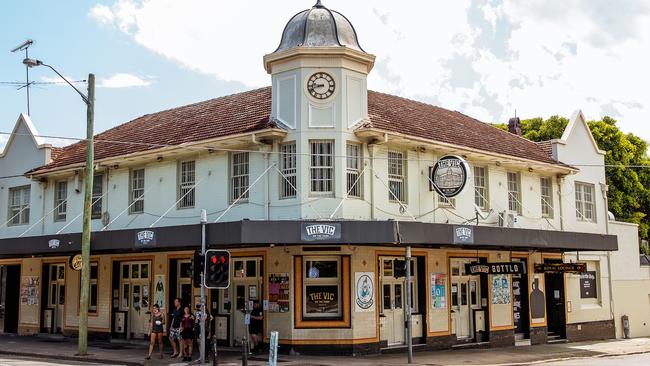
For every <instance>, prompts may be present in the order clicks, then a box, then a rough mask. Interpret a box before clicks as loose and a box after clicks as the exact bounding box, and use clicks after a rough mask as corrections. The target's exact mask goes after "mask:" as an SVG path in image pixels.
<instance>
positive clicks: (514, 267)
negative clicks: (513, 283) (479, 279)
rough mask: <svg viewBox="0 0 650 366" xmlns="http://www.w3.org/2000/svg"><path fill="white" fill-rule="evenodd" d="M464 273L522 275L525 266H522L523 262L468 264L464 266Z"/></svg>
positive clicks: (524, 271)
mask: <svg viewBox="0 0 650 366" xmlns="http://www.w3.org/2000/svg"><path fill="white" fill-rule="evenodd" d="M465 273H467V274H469V275H479V274H524V273H526V266H524V263H523V262H504V263H468V264H465Z"/></svg>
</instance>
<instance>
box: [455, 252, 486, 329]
mask: <svg viewBox="0 0 650 366" xmlns="http://www.w3.org/2000/svg"><path fill="white" fill-rule="evenodd" d="M474 261H476V259H453V260H452V261H451V313H452V321H453V328H454V329H455V331H456V338H457V339H459V340H466V341H470V340H473V339H474V330H475V329H477V328H478V329H480V330H482V329H484V328H485V324H475V322H476V319H475V318H476V317H475V314H476V311H477V310H481V308H482V305H481V301H480V299H481V277H480V276H470V275H467V274H466V273H465V264H467V263H470V262H474Z"/></svg>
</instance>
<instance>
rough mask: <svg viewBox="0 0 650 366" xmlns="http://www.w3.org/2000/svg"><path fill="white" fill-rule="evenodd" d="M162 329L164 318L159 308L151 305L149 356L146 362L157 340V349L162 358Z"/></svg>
mask: <svg viewBox="0 0 650 366" xmlns="http://www.w3.org/2000/svg"><path fill="white" fill-rule="evenodd" d="M163 329H165V317H164V316H163V314H162V313H161V312H160V306H158V304H153V306H152V310H151V326H150V327H149V334H150V335H149V355H148V356H147V357H146V359H147V360H151V354H152V353H153V348H154V346H155V345H156V340H158V349H159V350H160V358H163Z"/></svg>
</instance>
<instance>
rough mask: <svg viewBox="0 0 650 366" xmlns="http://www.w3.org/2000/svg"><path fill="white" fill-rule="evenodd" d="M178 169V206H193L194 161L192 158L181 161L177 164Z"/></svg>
mask: <svg viewBox="0 0 650 366" xmlns="http://www.w3.org/2000/svg"><path fill="white" fill-rule="evenodd" d="M178 170H179V172H178V175H179V177H178V178H179V179H178V184H179V187H178V200H179V202H178V208H190V207H194V195H195V190H194V188H195V184H196V182H195V179H196V174H195V162H194V161H193V160H191V161H182V162H181V163H180V164H179V168H178Z"/></svg>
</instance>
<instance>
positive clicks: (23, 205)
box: [7, 186, 31, 225]
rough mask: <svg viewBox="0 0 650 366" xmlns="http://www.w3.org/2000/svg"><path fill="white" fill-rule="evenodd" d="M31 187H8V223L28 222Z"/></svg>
mask: <svg viewBox="0 0 650 366" xmlns="http://www.w3.org/2000/svg"><path fill="white" fill-rule="evenodd" d="M30 194H31V187H30V186H24V187H15V188H9V220H7V221H9V225H26V224H29V200H30Z"/></svg>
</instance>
